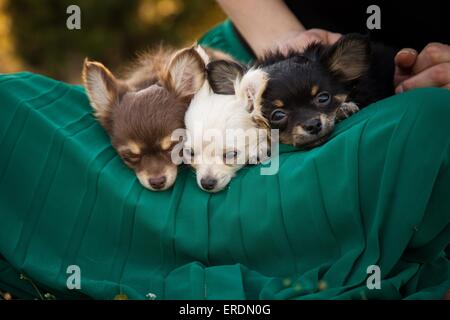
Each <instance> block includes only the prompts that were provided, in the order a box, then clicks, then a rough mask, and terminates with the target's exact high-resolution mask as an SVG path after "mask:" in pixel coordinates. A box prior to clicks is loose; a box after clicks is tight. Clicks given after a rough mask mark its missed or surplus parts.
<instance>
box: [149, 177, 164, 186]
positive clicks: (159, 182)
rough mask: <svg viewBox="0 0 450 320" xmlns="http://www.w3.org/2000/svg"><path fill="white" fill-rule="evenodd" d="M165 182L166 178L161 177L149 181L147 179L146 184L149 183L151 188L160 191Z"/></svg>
mask: <svg viewBox="0 0 450 320" xmlns="http://www.w3.org/2000/svg"><path fill="white" fill-rule="evenodd" d="M166 180H167V179H166V177H165V176H162V177H158V178H150V179H148V182H149V183H150V185H151V186H152V188H154V189H161V188H163V187H164V185H165V184H166Z"/></svg>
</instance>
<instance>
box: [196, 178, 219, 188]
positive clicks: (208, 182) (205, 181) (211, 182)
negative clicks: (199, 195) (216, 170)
mask: <svg viewBox="0 0 450 320" xmlns="http://www.w3.org/2000/svg"><path fill="white" fill-rule="evenodd" d="M200 183H201V185H202V187H203V189H205V190H212V189H214V187H215V186H216V184H217V180H216V179H214V178H209V177H207V178H202V179H201V180H200Z"/></svg>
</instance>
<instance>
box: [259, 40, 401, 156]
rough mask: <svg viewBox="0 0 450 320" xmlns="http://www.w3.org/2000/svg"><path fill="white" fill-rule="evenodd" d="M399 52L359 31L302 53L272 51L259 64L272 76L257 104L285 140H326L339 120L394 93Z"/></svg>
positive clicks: (300, 144) (306, 144)
mask: <svg viewBox="0 0 450 320" xmlns="http://www.w3.org/2000/svg"><path fill="white" fill-rule="evenodd" d="M394 55H395V52H394V50H393V49H391V48H388V47H385V46H383V45H381V44H377V43H371V42H370V41H369V39H368V37H366V36H362V35H358V34H349V35H345V36H343V37H341V39H340V40H338V41H337V42H336V43H335V44H334V45H331V46H329V45H324V44H321V43H313V44H311V45H309V46H307V47H306V49H305V50H304V51H303V52H301V53H299V52H294V51H292V52H290V53H289V54H287V55H283V54H281V53H271V54H268V55H267V56H266V57H265V58H264V59H262V60H261V61H258V62H256V64H255V65H254V66H253V69H254V70H260V72H262V73H264V75H265V77H266V78H267V79H268V82H267V84H265V88H264V92H263V94H262V97H261V100H260V104H258V105H256V106H255V107H256V108H257V109H259V112H260V113H261V114H262V115H263V116H264V117H265V118H266V119H267V121H268V122H269V123H270V125H271V127H272V128H276V129H279V130H280V141H281V142H282V143H286V144H291V145H294V146H298V147H303V148H311V147H314V146H317V145H320V144H322V143H324V142H325V141H326V140H327V138H328V137H329V136H330V134H331V132H332V131H333V129H334V126H335V123H336V122H337V121H338V120H340V119H341V118H345V117H346V116H347V115H349V114H352V113H354V112H356V111H358V110H359V109H361V108H363V107H365V106H367V105H368V104H370V103H372V102H375V101H377V100H380V99H383V98H385V97H388V96H390V95H392V94H394V86H393V75H394Z"/></svg>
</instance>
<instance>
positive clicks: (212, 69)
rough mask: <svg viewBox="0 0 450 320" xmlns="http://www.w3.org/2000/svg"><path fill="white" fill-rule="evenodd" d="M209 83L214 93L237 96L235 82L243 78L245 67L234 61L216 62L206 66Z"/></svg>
mask: <svg viewBox="0 0 450 320" xmlns="http://www.w3.org/2000/svg"><path fill="white" fill-rule="evenodd" d="M206 71H207V74H208V82H209V85H210V86H211V89H212V90H213V91H214V93H217V94H235V90H234V82H235V81H236V79H237V78H242V75H243V74H244V72H245V67H244V66H243V65H241V64H239V63H236V62H234V61H227V60H215V61H212V62H210V63H208V65H207V66H206Z"/></svg>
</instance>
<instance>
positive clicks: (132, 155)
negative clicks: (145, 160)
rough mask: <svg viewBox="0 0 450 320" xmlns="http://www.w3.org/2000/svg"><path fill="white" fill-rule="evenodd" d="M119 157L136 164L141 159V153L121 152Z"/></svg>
mask: <svg viewBox="0 0 450 320" xmlns="http://www.w3.org/2000/svg"><path fill="white" fill-rule="evenodd" d="M121 157H122V159H123V161H125V162H127V163H128V164H131V165H135V164H138V163H139V161H141V155H139V154H136V153H131V152H129V153H123V154H121Z"/></svg>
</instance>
